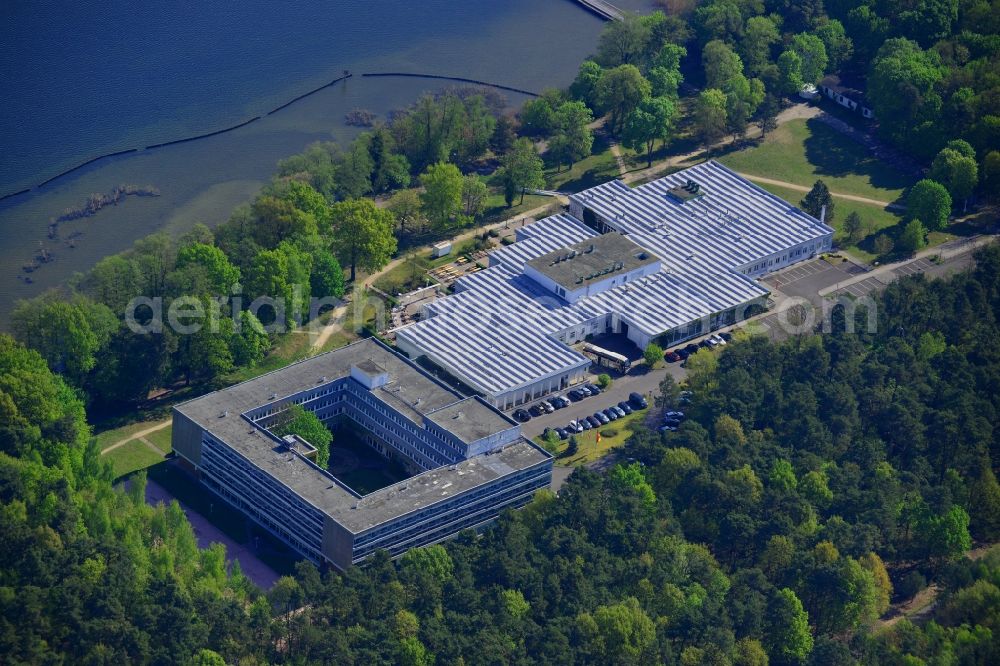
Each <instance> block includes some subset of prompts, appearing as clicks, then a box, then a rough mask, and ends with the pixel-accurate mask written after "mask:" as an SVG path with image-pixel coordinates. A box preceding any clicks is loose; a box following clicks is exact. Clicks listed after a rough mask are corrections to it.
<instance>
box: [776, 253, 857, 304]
mask: <svg viewBox="0 0 1000 666" xmlns="http://www.w3.org/2000/svg"><path fill="white" fill-rule="evenodd" d="M864 272H865V268H864V267H862V266H858V265H857V264H853V263H851V262H849V261H844V262H836V263H833V264H831V263H830V262H828V261H826V260H824V259H813V260H812V261H807V262H805V263H802V264H797V265H795V266H792V267H790V268H786V269H785V270H783V271H781V272H779V273H775V274H774V275H770V276H768V277H766V278H764V279H763V280H762V281H763V282H764V284H766V285H767V286H769V287H771V288H773V289H776V290H778V291H780V292H781V293H783V294H786V295H788V296H795V297H798V298H807V299H809V300H811V301H814V302H815V301H816V300H817V298H818V296H817V294H818V292H819V290H820V289H825V288H826V287H830V286H832V285H835V284H837V283H838V282H841V281H843V280H846V279H848V278H851V277H854V276H855V275H859V274H861V273H864Z"/></svg>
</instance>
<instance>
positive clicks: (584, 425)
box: [577, 419, 594, 430]
mask: <svg viewBox="0 0 1000 666" xmlns="http://www.w3.org/2000/svg"><path fill="white" fill-rule="evenodd" d="M577 423H579V424H580V427H581V428H583V429H584V430H590V429H591V428H593V427H594V426H592V425H591V424H590V421H588V420H587V419H580V420H579V421H577Z"/></svg>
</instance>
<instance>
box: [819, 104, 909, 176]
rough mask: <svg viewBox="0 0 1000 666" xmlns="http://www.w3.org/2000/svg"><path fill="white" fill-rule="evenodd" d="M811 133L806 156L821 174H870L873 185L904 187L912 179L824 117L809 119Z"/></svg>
mask: <svg viewBox="0 0 1000 666" xmlns="http://www.w3.org/2000/svg"><path fill="white" fill-rule="evenodd" d="M806 126H807V127H808V128H809V136H808V138H806V140H805V143H804V147H805V154H806V159H807V160H809V163H810V164H813V165H814V166H815V168H816V173H817V174H818V175H819V176H837V177H842V176H851V175H862V176H867V177H868V179H869V181H870V182H871V184H872V186H873V187H878V188H884V189H902V188H906V187H908V186H909V185H910V184H911V179H910V178H909V177H908V176H906V175H905V174H903V173H902V172H900V171H898V170H896V169H895V168H893V167H892V166H891V165H889V164H887V163H885V162H883V161H881V160H879V159H877V158H876V157H874V156H872V155H871V154H869V153H868V149H867V148H865V147H864V146H862V145H861V144H858V143H856V142H855V141H853V140H852V139H850V138H848V137H847V136H845V135H843V134H841V133H840V132H838V131H836V130H835V129H833V128H831V127H830V126H829V125H827V124H826V123H824V122H823V121H822V120H819V119H817V118H810V119H809V120H807V121H806Z"/></svg>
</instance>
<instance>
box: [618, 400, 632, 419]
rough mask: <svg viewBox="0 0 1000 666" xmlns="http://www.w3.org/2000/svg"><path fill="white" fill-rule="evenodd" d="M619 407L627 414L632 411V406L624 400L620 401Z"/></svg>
mask: <svg viewBox="0 0 1000 666" xmlns="http://www.w3.org/2000/svg"><path fill="white" fill-rule="evenodd" d="M618 409H620V410H622V411H623V412H625V414H626V416H627V415H629V414H631V413H632V407H631V406H630V405H629V404H628V403H627V402H625V401H624V400H622V401H621V402H619V403H618Z"/></svg>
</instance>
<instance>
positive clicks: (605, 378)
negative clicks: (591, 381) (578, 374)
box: [597, 372, 611, 389]
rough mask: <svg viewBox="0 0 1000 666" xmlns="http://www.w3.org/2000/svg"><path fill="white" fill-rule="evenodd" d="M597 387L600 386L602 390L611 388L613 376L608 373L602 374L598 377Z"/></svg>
mask: <svg viewBox="0 0 1000 666" xmlns="http://www.w3.org/2000/svg"><path fill="white" fill-rule="evenodd" d="M597 385H598V386H600V387H601V388H602V389H606V388H608V387H609V386H611V375H609V374H608V373H606V372H602V373H601V374H599V375H597Z"/></svg>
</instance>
